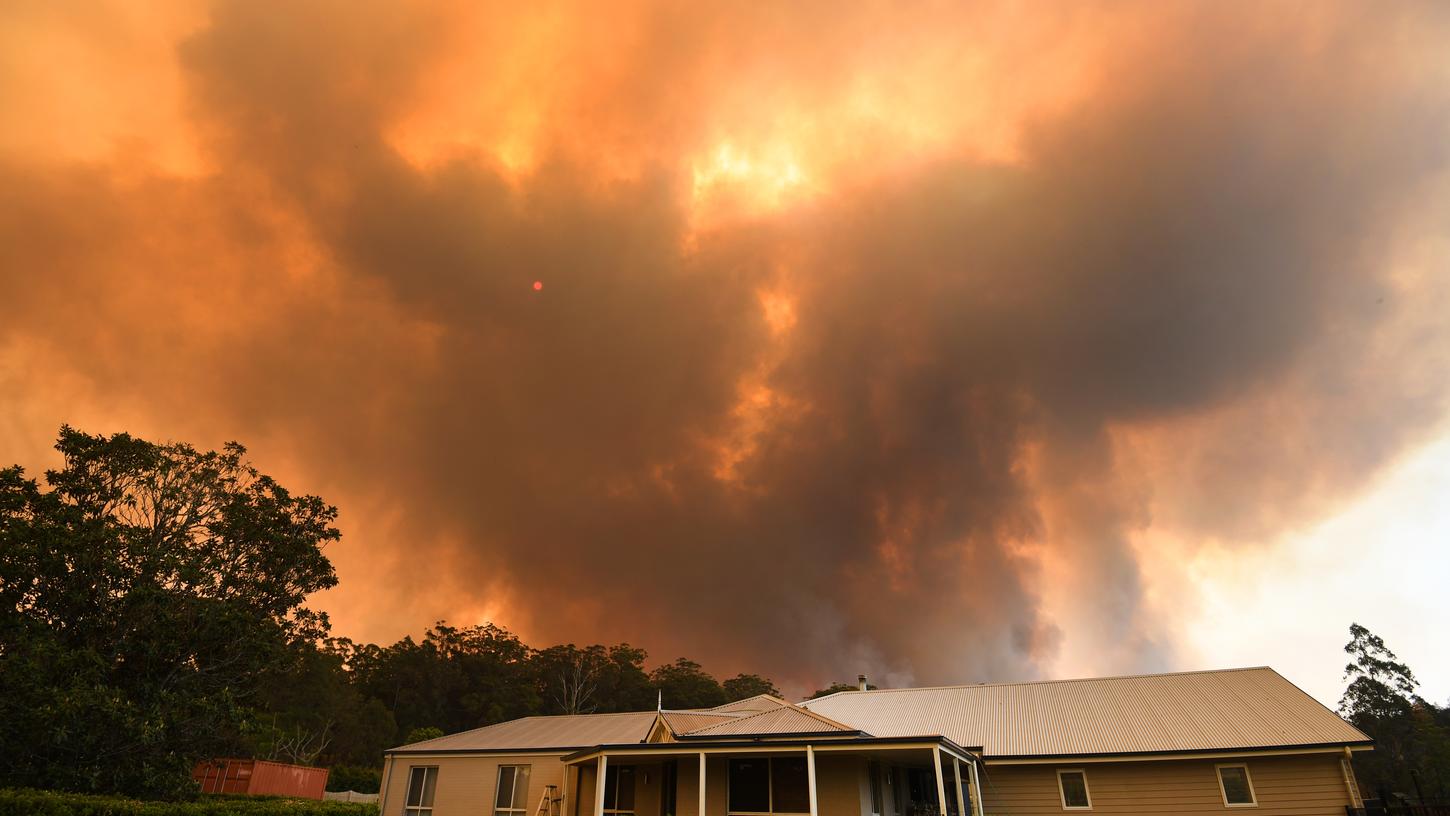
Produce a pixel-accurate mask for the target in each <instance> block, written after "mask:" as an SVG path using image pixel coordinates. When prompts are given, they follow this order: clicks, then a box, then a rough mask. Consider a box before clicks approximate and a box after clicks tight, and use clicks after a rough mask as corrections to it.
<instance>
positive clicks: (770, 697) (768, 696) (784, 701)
mask: <svg viewBox="0 0 1450 816" xmlns="http://www.w3.org/2000/svg"><path fill="white" fill-rule="evenodd" d="M761 697H764V698H765V699H767V700H771V701H773V702H777V703H780V704H781V705H783V706H788V705H794V703H792V702H791V701H789V700H787V699H785V698H783V697H777V696H775V695H774V694H771V693H769V692H765V691H762V692H761V693H759V694H752V695H750V696H749V697H741V698H740V699H739V700H731V701H730V702H728V703H721V704H720V705H717V706H711V707H709V708H706V709H703V710H704V711H718V710H719V709H722V708H724V707H725V706H728V705H735V704H736V703H743V702H745V701H746V700H755V699H758V698H761Z"/></svg>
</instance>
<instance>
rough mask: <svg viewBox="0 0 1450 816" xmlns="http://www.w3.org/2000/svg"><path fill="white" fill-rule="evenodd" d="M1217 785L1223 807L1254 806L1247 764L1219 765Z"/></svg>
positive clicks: (1252, 789) (1251, 781)
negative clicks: (1220, 792)
mask: <svg viewBox="0 0 1450 816" xmlns="http://www.w3.org/2000/svg"><path fill="white" fill-rule="evenodd" d="M1218 787H1219V790H1221V791H1222V792H1223V804H1224V807H1255V806H1257V805H1258V804H1259V803H1258V801H1257V800H1255V799H1254V781H1253V780H1252V779H1250V778H1249V766H1247V765H1219V766H1218Z"/></svg>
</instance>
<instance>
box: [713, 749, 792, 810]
mask: <svg viewBox="0 0 1450 816" xmlns="http://www.w3.org/2000/svg"><path fill="white" fill-rule="evenodd" d="M806 774H807V771H806V761H805V760H804V759H796V758H777V759H765V758H761V759H732V760H730V796H729V808H730V813H732V814H751V813H809V812H810V810H811V793H810V782H809V780H808V779H807V776H806Z"/></svg>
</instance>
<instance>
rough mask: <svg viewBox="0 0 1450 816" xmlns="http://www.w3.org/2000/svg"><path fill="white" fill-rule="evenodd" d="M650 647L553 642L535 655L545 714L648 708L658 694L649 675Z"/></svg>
mask: <svg viewBox="0 0 1450 816" xmlns="http://www.w3.org/2000/svg"><path fill="white" fill-rule="evenodd" d="M645 657H646V654H645V651H644V650H643V649H636V648H634V647H633V646H630V645H629V644H628V643H621V644H619V645H617V646H609V647H605V646H601V645H599V644H595V645H593V646H585V647H584V648H582V649H581V648H579V647H578V646H575V645H574V644H572V643H568V644H563V645H559V646H550V647H548V648H547V649H542V650H540V651H538V652H536V653H535V654H534V657H533V664H534V671H535V673H536V676H537V678H538V683H539V696H540V699H541V701H542V704H543V708H542V711H543V713H545V714H591V713H611V712H616V711H645V710H647V709H649V708H652V707H653V706H654V703H655V692H654V690H653V689H652V688H651V686H650V679H649V675H648V674H646V673H645V670H644V661H645Z"/></svg>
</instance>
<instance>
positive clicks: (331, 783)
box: [327, 765, 383, 793]
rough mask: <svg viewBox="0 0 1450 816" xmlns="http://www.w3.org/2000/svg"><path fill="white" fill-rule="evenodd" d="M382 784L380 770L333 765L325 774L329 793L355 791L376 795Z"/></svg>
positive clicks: (381, 771)
mask: <svg viewBox="0 0 1450 816" xmlns="http://www.w3.org/2000/svg"><path fill="white" fill-rule="evenodd" d="M382 783H383V770H382V769H381V768H367V767H364V766H361V765H334V766H332V769H331V770H329V771H328V772H327V789H328V790H330V791H357V792H358V793H377V792H378V788H379V787H381V786H382Z"/></svg>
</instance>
